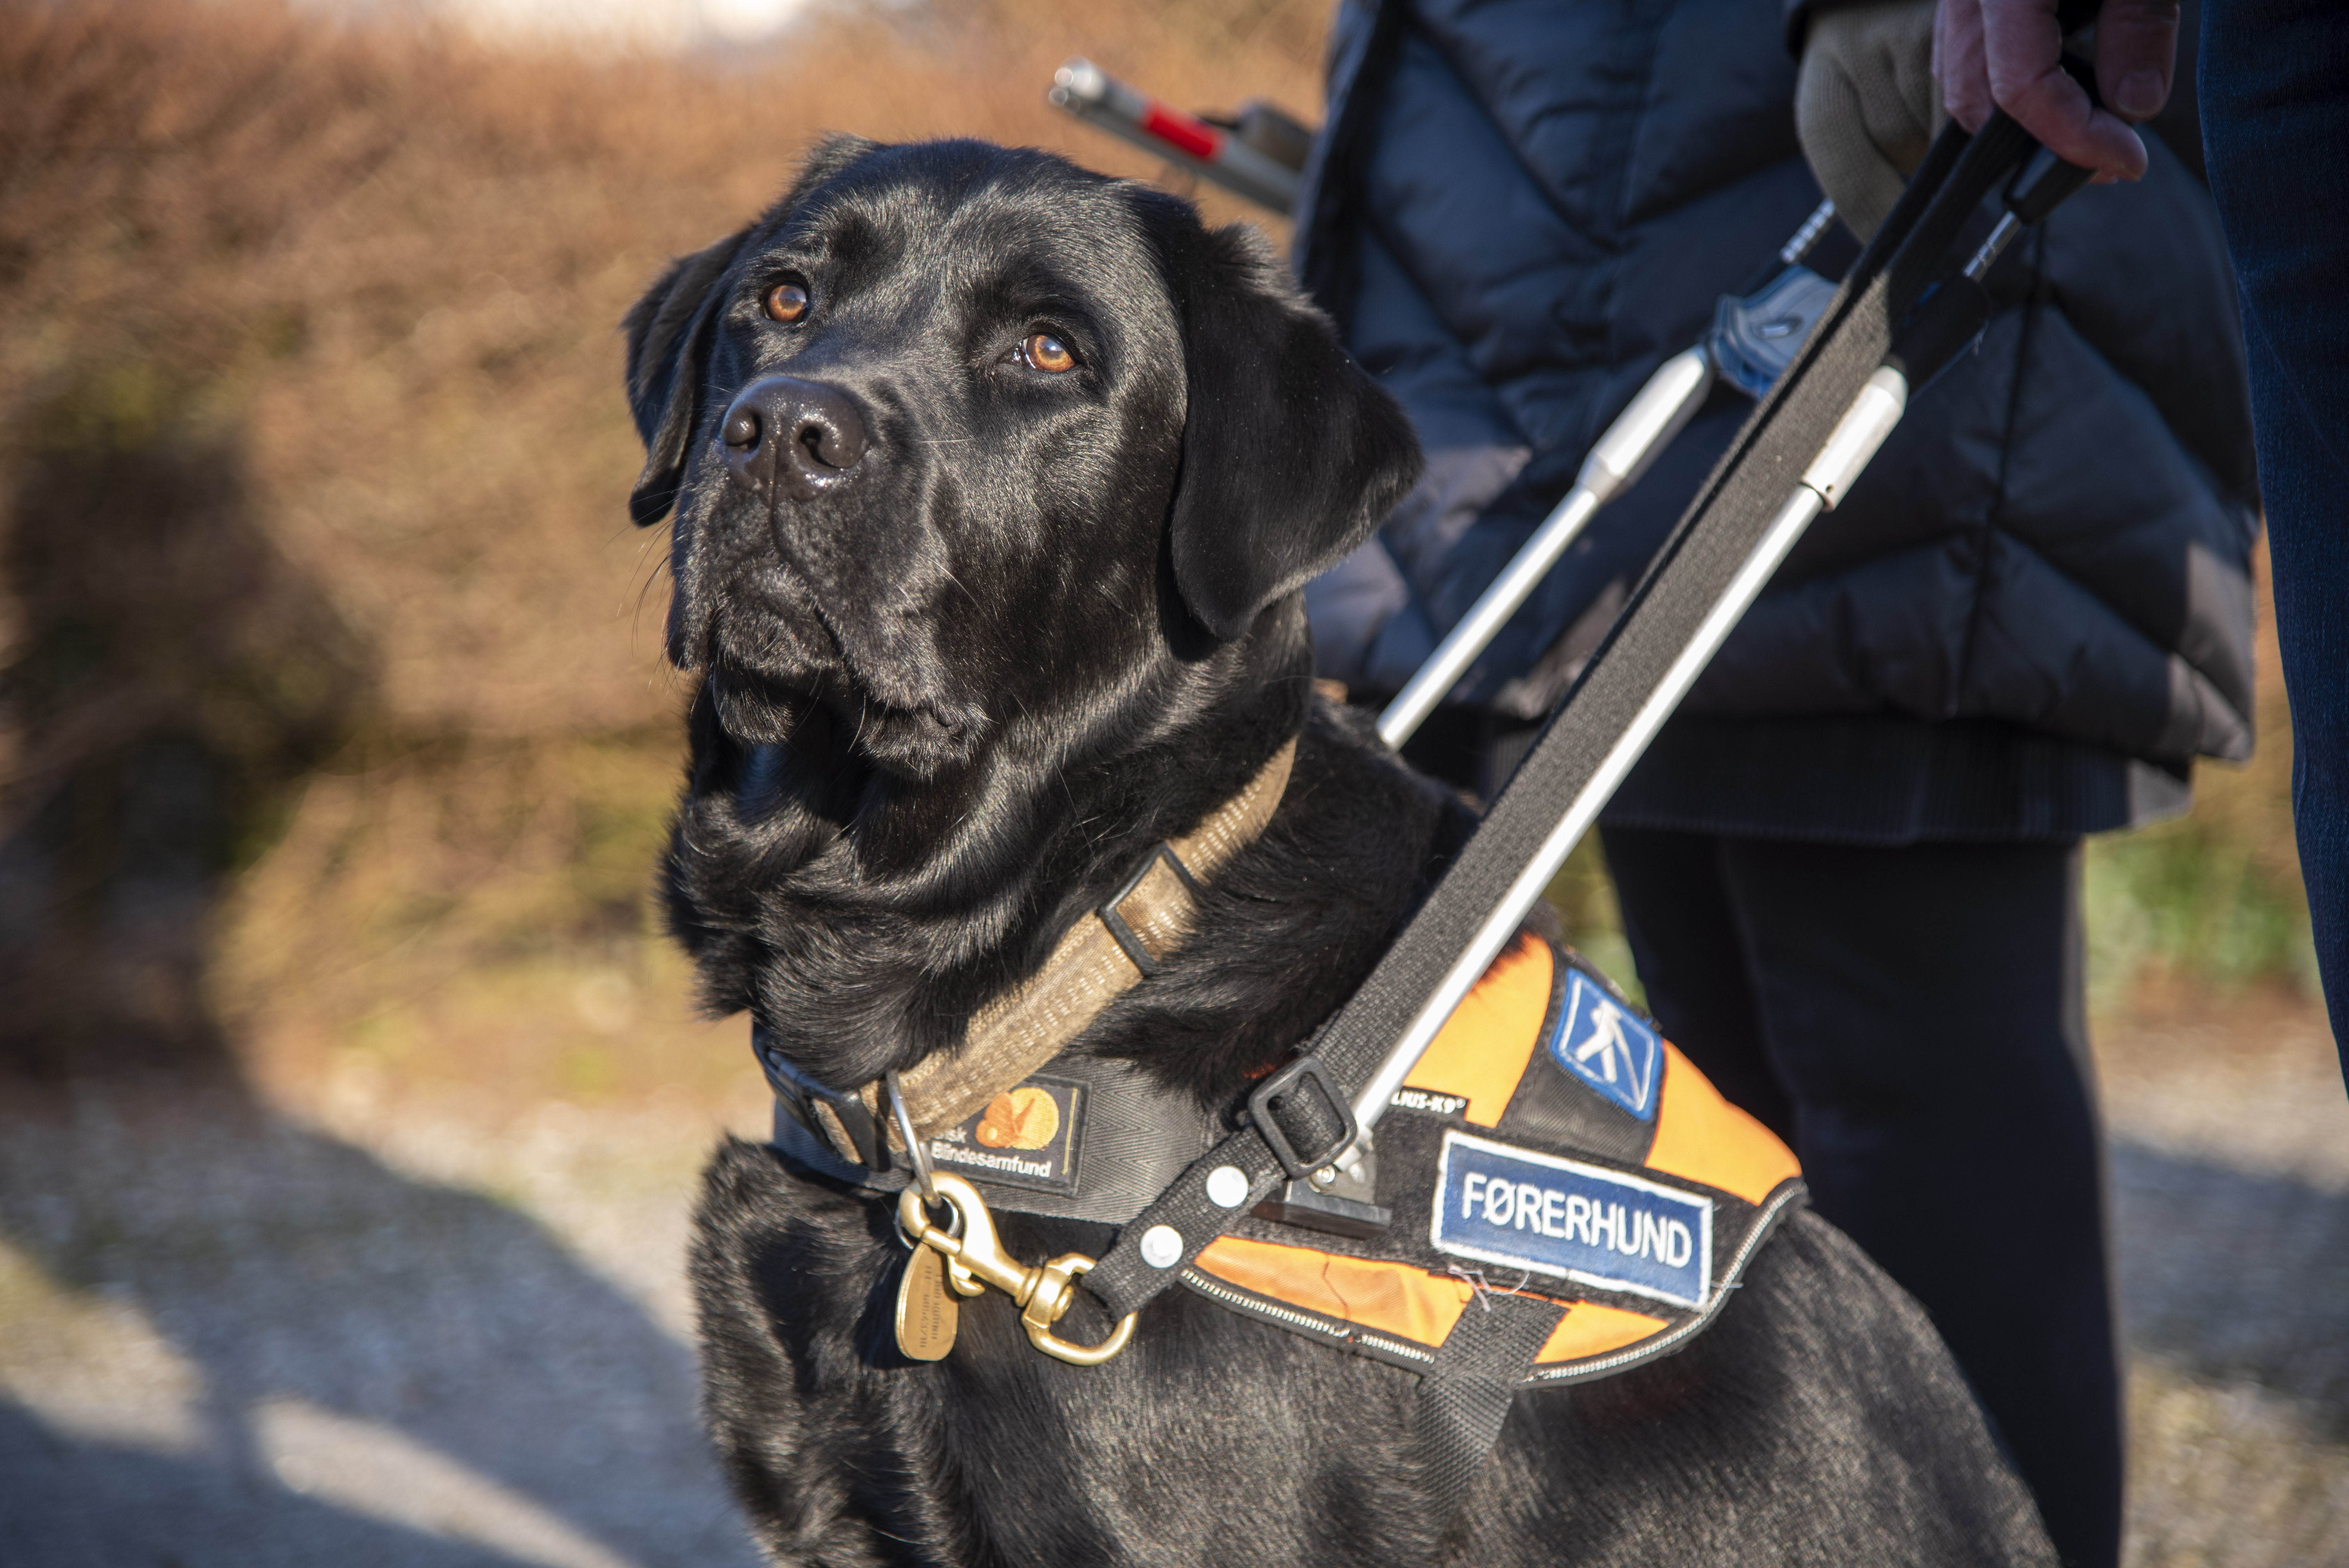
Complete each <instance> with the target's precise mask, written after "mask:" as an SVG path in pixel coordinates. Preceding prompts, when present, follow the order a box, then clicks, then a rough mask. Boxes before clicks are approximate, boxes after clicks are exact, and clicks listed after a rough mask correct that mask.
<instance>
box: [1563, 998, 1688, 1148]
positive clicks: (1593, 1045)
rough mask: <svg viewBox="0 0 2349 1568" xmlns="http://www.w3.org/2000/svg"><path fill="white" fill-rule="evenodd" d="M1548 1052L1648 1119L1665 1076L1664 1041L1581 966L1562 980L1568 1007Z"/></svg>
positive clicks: (1588, 1081)
mask: <svg viewBox="0 0 2349 1568" xmlns="http://www.w3.org/2000/svg"><path fill="white" fill-rule="evenodd" d="M1549 1054H1550V1056H1551V1057H1552V1058H1553V1059H1554V1060H1556V1061H1557V1065H1558V1066H1560V1067H1562V1068H1565V1069H1566V1070H1567V1071H1568V1072H1570V1073H1572V1074H1573V1075H1574V1076H1575V1077H1577V1078H1580V1079H1581V1080H1582V1081H1583V1082H1584V1083H1587V1084H1588V1085H1589V1086H1590V1087H1591V1088H1595V1089H1597V1090H1598V1091H1599V1093H1600V1094H1603V1095H1605V1096H1606V1097H1607V1098H1608V1099H1611V1100H1613V1101H1614V1102H1615V1103H1616V1104H1617V1105H1619V1106H1621V1107H1622V1108H1623V1109H1625V1110H1628V1111H1630V1113H1631V1114H1632V1115H1633V1116H1636V1117H1638V1118H1639V1119H1640V1120H1641V1121H1652V1120H1653V1119H1655V1115H1656V1089H1657V1087H1658V1086H1659V1084H1661V1081H1662V1079H1663V1076H1664V1074H1663V1066H1664V1045H1663V1042H1662V1041H1661V1040H1660V1039H1658V1038H1657V1037H1656V1031H1655V1030H1653V1029H1651V1028H1650V1027H1648V1026H1647V1025H1645V1024H1643V1023H1641V1022H1640V1019H1639V1018H1638V1016H1636V1015H1634V1014H1633V1013H1632V1012H1631V1010H1630V1008H1628V1007H1626V1006H1623V1004H1622V1003H1620V1002H1618V1001H1617V1000H1615V998H1614V997H1612V996H1610V995H1608V994H1607V990H1606V987H1604V986H1602V985H1599V983H1598V982H1597V981H1595V980H1593V979H1591V978H1590V976H1589V975H1585V974H1583V973H1582V972H1581V971H1580V970H1578V969H1577V970H1573V971H1570V972H1569V973H1568V977H1567V982H1566V1009H1565V1012H1564V1014H1563V1016H1561V1017H1560V1018H1559V1020H1558V1026H1557V1033H1556V1034H1555V1035H1552V1036H1551V1037H1550V1041H1549Z"/></svg>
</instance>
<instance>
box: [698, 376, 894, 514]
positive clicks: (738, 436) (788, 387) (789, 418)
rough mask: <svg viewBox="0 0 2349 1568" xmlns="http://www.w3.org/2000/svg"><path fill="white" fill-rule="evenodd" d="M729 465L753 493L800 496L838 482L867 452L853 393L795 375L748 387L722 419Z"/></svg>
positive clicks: (767, 379) (803, 497)
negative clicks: (723, 420)
mask: <svg viewBox="0 0 2349 1568" xmlns="http://www.w3.org/2000/svg"><path fill="white" fill-rule="evenodd" d="M719 435H720V437H721V438H723V439H724V441H725V442H726V471H727V472H728V473H730V474H731V475H733V476H734V482H735V483H736V484H738V485H740V486H741V487H742V488H743V489H745V490H750V492H752V493H753V494H755V495H758V496H760V497H761V498H765V499H772V498H773V496H774V494H775V491H776V488H777V487H778V486H780V487H781V490H782V493H784V494H785V495H788V496H792V497H794V498H795V499H797V500H809V499H811V498H812V497H813V496H814V495H815V494H816V493H817V492H818V491H819V490H823V489H824V488H825V487H827V486H829V485H832V484H834V483H837V482H838V481H839V480H841V479H842V478H843V476H845V475H846V474H847V472H848V470H849V469H853V468H854V467H855V466H856V459H859V458H861V457H863V456H864V416H863V415H861V414H859V413H858V412H857V411H856V405H855V404H854V403H853V402H851V401H849V398H848V395H847V394H846V393H844V392H841V391H838V390H835V389H834V388H833V387H826V386H823V384H821V383H819V382H814V381H802V380H801V379H799V377H795V376H766V377H761V378H760V379H758V380H756V381H753V382H751V383H750V385H749V386H748V387H743V388H742V390H741V392H740V394H738V395H737V396H736V397H735V399H734V402H733V404H732V406H731V407H729V408H728V409H727V410H726V422H725V424H723V425H722V426H720V427H719Z"/></svg>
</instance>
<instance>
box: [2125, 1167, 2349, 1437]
mask: <svg viewBox="0 0 2349 1568" xmlns="http://www.w3.org/2000/svg"><path fill="white" fill-rule="evenodd" d="M2113 1184H2114V1196H2115V1205H2116V1210H2117V1218H2118V1222H2119V1230H2120V1234H2121V1248H2120V1255H2121V1271H2120V1273H2121V1300H2122V1302H2123V1304H2124V1310H2125V1312H2126V1315H2127V1328H2128V1334H2129V1340H2130V1343H2131V1345H2132V1346H2133V1347H2134V1348H2135V1349H2136V1350H2137V1353H2138V1354H2140V1355H2144V1356H2149V1357H2154V1358H2156V1359H2157V1360H2158V1361H2160V1362H2161V1363H2162V1364H2163V1365H2165V1366H2167V1367H2170V1368H2173V1369H2174V1370H2176V1371H2178V1372H2179V1373H2181V1374H2183V1375H2185V1376H2187V1377H2191V1378H2193V1379H2195V1380H2197V1381H2200V1382H2206V1383H2220V1384H2253V1385H2256V1386H2258V1387H2261V1388H2265V1389H2268V1390H2271V1391H2272V1392H2273V1393H2276V1394H2278V1395H2281V1396H2282V1397H2283V1398H2287V1399H2289V1400H2290V1401H2292V1404H2293V1405H2295V1406H2296V1407H2298V1408H2300V1409H2301V1410H2302V1412H2304V1414H2305V1416H2306V1418H2307V1423H2308V1426H2309V1429H2310V1430H2311V1431H2312V1432H2313V1433H2314V1434H2316V1435H2319V1436H2321V1437H2323V1438H2324V1439H2328V1440H2331V1441H2333V1442H2341V1443H2349V1191H2333V1190H2328V1189H2326V1188H2323V1187H2320V1186H2316V1185H2312V1184H2311V1183H2308V1182H2305V1181H2297V1180H2294V1179H2292V1178H2291V1177H2289V1176H2277V1175H2262V1174H2255V1173H2251V1172H2246V1171H2238V1170H2230V1169H2229V1168H2227V1167H2226V1166H2223V1165H2219V1164H2215V1163H2211V1162H2209V1161H2201V1160H2195V1159H2189V1158H2183V1157H2179V1156H2177V1155H2173V1154H2166V1153H2162V1152H2158V1151H2157V1150H2150V1149H2147V1148H2144V1147H2142V1146H2140V1145H2137V1144H2131V1143H2127V1142H2124V1143H2122V1144H2120V1145H2119V1146H2118V1147H2116V1149H2115V1150H2114V1151H2113Z"/></svg>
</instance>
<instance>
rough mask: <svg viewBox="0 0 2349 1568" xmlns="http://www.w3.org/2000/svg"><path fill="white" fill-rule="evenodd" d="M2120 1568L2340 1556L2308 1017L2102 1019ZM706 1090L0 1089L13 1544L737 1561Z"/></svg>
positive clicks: (2334, 1176)
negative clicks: (2124, 1321) (704, 1274)
mask: <svg viewBox="0 0 2349 1568" xmlns="http://www.w3.org/2000/svg"><path fill="white" fill-rule="evenodd" d="M2106 1035H2107V1036H2108V1037H2111V1039H2112V1041H2113V1043H2112V1044H2111V1045H2109V1046H2108V1047H2106V1048H2105V1049H2103V1050H2102V1051H2101V1052H2100V1063H2101V1070H2102V1072H2103V1074H2104V1078H2105V1086H2106V1098H2107V1102H2108V1105H2109V1108H2110V1118H2111V1123H2112V1127H2113V1131H2114V1143H2115V1147H2114V1190H2115V1202H2116V1210H2117V1213H2118V1216H2119V1223H2120V1256H2121V1281H2122V1293H2123V1296H2124V1301H2125V1305H2126V1309H2127V1314H2128V1320H2129V1326H2130V1332H2131V1339H2132V1345H2133V1350H2134V1361H2135V1384H2134V1389H2133V1392H2132V1396H2131V1399H2132V1404H2131V1424H2132V1429H2133V1436H2134V1445H2135V1447H2134V1452H2133V1455H2132V1473H2133V1477H2134V1484H2133V1491H2132V1501H2131V1505H2130V1511H2131V1530H2132V1545H2131V1549H2130V1562H2131V1563H2133V1564H2136V1565H2138V1568H2150V1565H2153V1564H2188V1563H2192V1564H2212V1565H2216V1564H2242V1565H2246V1568H2249V1565H2254V1564H2261V1565H2264V1564H2278V1565H2282V1564H2294V1565H2300V1564H2313V1563H2349V1307H2344V1305H2343V1304H2344V1300H2349V1100H2344V1095H2343V1092H2342V1088H2341V1083H2340V1080H2339V1077H2338V1074H2337V1070H2336V1068H2334V1066H2333V1059H2332V1051H2331V1040H2330V1037H2328V1036H2327V1035H2326V1034H2325V1033H2324V1031H2323V1026H2322V1023H2321V1021H2320V1020H2318V1019H2316V1018H2314V1017H2313V1016H2312V1015H2310V1014H2308V1013H2307V1012H2305V1011H2304V1010H2292V1009H2274V1008H2271V1009H2270V1010H2269V1011H2267V1012H2264V1013H2261V1014H2259V1015H2258V1016H2256V1017H2255V1018H2253V1019H2252V1020H2251V1022H2249V1023H2246V1022H2245V1021H2244V1020H2243V1019H2242V1018H2241V1017H2240V1016H2239V1017H2236V1018H2231V1019H2230V1018H2224V1017H2219V1016H2205V1017H2202V1018H2200V1019H2199V1020H2192V1019H2189V1020H2184V1021H2180V1020H2176V1019H2173V1020H2170V1021H2168V1022H2167V1023H2162V1024H2156V1025H2139V1026H2130V1027H2127V1028H2108V1029H2107V1030H2106ZM758 1115H759V1104H758V1100H757V1098H756V1091H755V1087H754V1086H753V1085H747V1084H746V1085H744V1086H742V1088H741V1091H740V1092H738V1093H736V1094H735V1095H734V1096H733V1097H732V1099H730V1101H728V1103H726V1104H725V1105H723V1106H716V1107H713V1106H711V1105H709V1104H700V1105H689V1104H685V1103H683V1102H681V1101H680V1102H678V1103H660V1102H656V1103H654V1104H652V1105H650V1106H646V1107H637V1108H633V1109H594V1110H590V1109H580V1108H578V1107H575V1106H573V1105H570V1104H566V1103H564V1102H561V1101H545V1102H541V1103H528V1104H520V1105H516V1106H512V1107H507V1108H500V1107H496V1106H489V1105H483V1104H481V1103H477V1102H475V1101H472V1100H467V1099H446V1100H442V1101H438V1102H435V1101H430V1100H424V1099H415V1098H410V1099H404V1100H399V1101H397V1102H395V1101H393V1100H390V1099H387V1098H386V1097H385V1095H384V1093H383V1090H382V1086H381V1085H380V1084H379V1083H377V1082H373V1081H369V1080H367V1079H366V1078H365V1077H364V1075H362V1076H360V1077H358V1078H353V1077H351V1076H350V1075H344V1076H342V1077H339V1078H338V1077H336V1076H335V1075H333V1074H327V1075H325V1076H324V1077H322V1078H320V1079H319V1080H318V1081H317V1082H316V1084H314V1085H312V1086H310V1088H308V1089H305V1090H303V1091H302V1092H285V1091H280V1092H278V1093H276V1094H274V1095H273V1096H271V1097H269V1098H268V1099H263V1098H262V1097H260V1096H259V1095H257V1094H254V1093H248V1092H243V1091H238V1090H232V1089H226V1088H216V1089H212V1090H206V1091H202V1092H194V1093H191V1092H189V1091H186V1090H184V1089H181V1090H167V1089H165V1088H158V1087H157V1086H152V1085H149V1086H143V1087H142V1086H137V1085H124V1084H119V1083H117V1084H112V1085H102V1086H101V1085H84V1086H80V1087H78V1088H74V1089H72V1090H70V1091H65V1092H58V1093H49V1094H31V1093H25V1092H20V1093H14V1094H10V1095H7V1096H5V1097H0V1559H5V1562H7V1563H26V1564H34V1563H37V1564H44V1565H47V1564H75V1565H79V1564H84V1563H88V1564H93V1565H95V1564H101V1563H102V1564H108V1565H110V1568H111V1565H120V1564H142V1563H153V1564H158V1565H184V1568H196V1565H200V1564H204V1565H208V1564H214V1563H219V1564H229V1563H234V1564H239V1565H248V1564H251V1565H259V1564H270V1563H352V1564H385V1565H397V1568H408V1565H410V1564H413V1565H416V1568H454V1565H456V1564H460V1563H543V1564H550V1565H555V1564H560V1565H566V1568H568V1565H577V1568H614V1565H617V1564H643V1565H652V1564H666V1563H680V1564H681V1563H697V1564H717V1565H721V1568H722V1565H723V1564H727V1563H746V1564H747V1563H751V1562H753V1561H754V1556H753V1553H751V1552H750V1549H749V1547H748V1545H747V1544H746V1543H745V1542H744V1541H743V1539H742V1537H741V1534H740V1531H739V1530H738V1529H737V1527H736V1526H735V1524H734V1522H733V1520H732V1517H731V1514H730V1510H729V1507H728V1505H727V1502H726V1500H725V1497H724V1493H723V1489H722V1487H721V1485H720V1483H719V1478H718V1476H717V1474H716V1470H715V1467H714V1465H713V1463H712V1462H711V1460H710V1459H709V1455H708V1453H707V1451H706V1449H704V1447H703V1445H702V1442H701V1439H700V1437H699V1435H698V1429H697V1426H696V1421H695V1416H694V1385H693V1373H692V1365H691V1353H690V1350H689V1329H688V1315H687V1309H686V1304H685V1298H684V1293H683V1289H682V1283H681V1281H680V1279H679V1269H678V1263H679V1257H680V1253H681V1249H682V1246H683V1242H684V1227H685V1207H686V1204H687V1202H688V1194H689V1191H690V1188H691V1182H692V1179H693V1171H694V1168H695V1166H696V1165H697V1163H698V1161H699V1159H700V1157H701V1155H702V1153H703V1152H704V1151H705V1150H707V1148H708V1146H709V1142H710V1140H711V1139H712V1138H713V1136H714V1135H715V1133H716V1131H717V1130H718V1127H719V1125H720V1124H721V1122H727V1121H730V1122H732V1123H734V1124H735V1125H738V1126H743V1127H748V1126H751V1125H754V1124H755V1123H756V1120H757V1119H758Z"/></svg>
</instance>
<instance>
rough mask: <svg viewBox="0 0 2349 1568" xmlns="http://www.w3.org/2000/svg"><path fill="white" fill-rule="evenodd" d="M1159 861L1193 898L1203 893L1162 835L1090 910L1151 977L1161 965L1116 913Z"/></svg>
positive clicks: (1134, 963)
mask: <svg viewBox="0 0 2349 1568" xmlns="http://www.w3.org/2000/svg"><path fill="white" fill-rule="evenodd" d="M1160 861H1164V862H1165V863H1166V865H1167V867H1168V869H1170V870H1171V871H1173V872H1174V875H1175V877H1176V878H1177V880H1179V881H1180V882H1182V884H1183V885H1184V887H1185V888H1186V889H1188V890H1189V891H1190V894H1191V897H1192V899H1193V900H1194V901H1196V900H1197V899H1199V898H1200V897H1201V896H1203V895H1202V894H1201V892H1200V889H1199V882H1198V879H1197V878H1195V877H1194V876H1193V875H1192V874H1191V868H1190V867H1188V866H1186V865H1185V864H1184V863H1183V857H1182V856H1180V855H1178V854H1176V853H1175V852H1174V845H1172V844H1170V843H1168V842H1166V841H1164V840H1163V839H1162V840H1160V841H1159V842H1158V845H1157V847H1156V848H1154V849H1153V850H1152V851H1150V853H1149V855H1148V856H1147V857H1146V858H1145V859H1144V860H1143V862H1142V864H1141V866H1140V867H1138V868H1137V869H1136V870H1135V872H1134V873H1133V875H1132V876H1130V877H1128V878H1126V879H1125V885H1124V886H1123V887H1122V888H1120V889H1118V890H1117V891H1116V892H1113V893H1112V894H1111V895H1110V896H1109V898H1108V900H1107V901H1106V902H1105V903H1102V906H1101V907H1100V908H1099V909H1097V910H1095V911H1093V913H1094V914H1095V915H1097V916H1099V917H1100V919H1101V923H1102V925H1103V926H1105V927H1106V928H1108V931H1109V934H1110V936H1111V938H1112V940H1114V941H1115V942H1116V943H1117V944H1118V946H1119V947H1120V948H1122V949H1123V950H1124V953H1125V955H1126V957H1127V958H1129V959H1131V960H1132V961H1133V966H1134V967H1135V968H1136V969H1138V970H1140V971H1141V972H1142V976H1143V979H1145V980H1147V979H1151V978H1154V976H1155V975H1157V974H1158V972H1159V970H1160V969H1161V968H1162V967H1163V965H1160V963H1159V962H1158V960H1157V959H1155V958H1154V957H1152V956H1151V955H1150V950H1149V949H1148V948H1146V947H1144V946H1143V945H1142V938H1141V937H1139V936H1137V935H1135V934H1134V931H1133V927H1132V926H1131V925H1128V924H1127V923H1125V916H1124V915H1123V914H1121V913H1118V905H1120V904H1122V903H1124V902H1125V901H1126V900H1127V899H1130V898H1132V897H1133V894H1134V892H1135V890H1137V889H1138V888H1140V887H1141V886H1142V879H1143V878H1144V877H1146V876H1148V875H1149V874H1150V872H1151V870H1152V868H1154V867H1155V866H1156V865H1157V864H1158V863H1159V862H1160Z"/></svg>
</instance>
